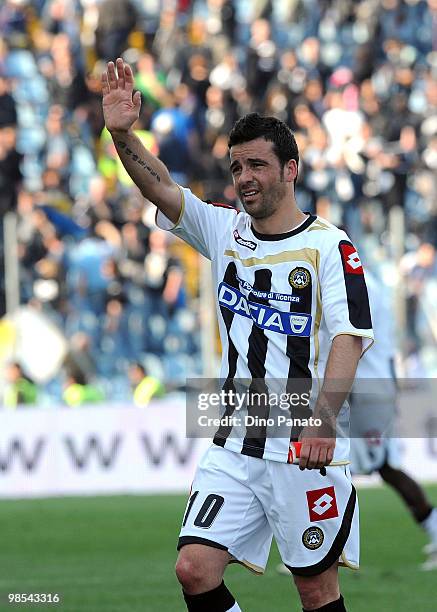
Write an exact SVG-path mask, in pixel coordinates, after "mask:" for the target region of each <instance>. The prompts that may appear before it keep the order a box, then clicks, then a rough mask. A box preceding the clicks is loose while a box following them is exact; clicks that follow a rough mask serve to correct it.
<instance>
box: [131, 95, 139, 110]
mask: <svg viewBox="0 0 437 612" xmlns="http://www.w3.org/2000/svg"><path fill="white" fill-rule="evenodd" d="M132 102H133V103H134V106H135V108H138V107H140V106H141V93H140V92H139V91H136V92H135V93H134V96H133V98H132Z"/></svg>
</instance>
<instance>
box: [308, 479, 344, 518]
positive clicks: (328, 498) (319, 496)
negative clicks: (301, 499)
mask: <svg viewBox="0 0 437 612" xmlns="http://www.w3.org/2000/svg"><path fill="white" fill-rule="evenodd" d="M307 500H308V510H309V513H310V521H311V522H314V521H324V520H326V519H330V518H337V516H338V509H337V500H336V499H335V491H334V487H325V488H324V489H315V490H314V491H307Z"/></svg>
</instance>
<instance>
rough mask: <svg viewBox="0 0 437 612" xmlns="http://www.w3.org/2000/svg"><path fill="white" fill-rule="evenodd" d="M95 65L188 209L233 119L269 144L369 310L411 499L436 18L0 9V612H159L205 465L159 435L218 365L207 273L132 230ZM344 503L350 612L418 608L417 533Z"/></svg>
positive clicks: (380, 498)
mask: <svg viewBox="0 0 437 612" xmlns="http://www.w3.org/2000/svg"><path fill="white" fill-rule="evenodd" d="M117 56H122V57H123V58H124V59H125V60H126V61H127V62H129V63H130V64H131V65H132V67H133V70H134V73H135V75H136V76H135V80H136V83H135V87H136V89H138V90H139V91H140V92H141V94H142V101H143V104H142V112H141V116H140V120H139V121H138V123H137V125H136V126H135V129H136V132H137V134H138V136H139V137H140V138H141V140H142V141H143V143H144V144H145V146H146V147H147V148H149V149H150V150H151V151H152V152H153V153H155V154H157V155H159V157H160V158H161V159H162V160H163V161H164V162H165V164H166V165H167V166H168V168H169V170H170V172H171V174H172V176H173V178H174V179H175V180H176V181H178V182H179V183H181V184H183V185H188V186H190V187H191V189H192V190H193V192H195V193H196V194H197V195H198V196H199V197H201V198H203V199H211V200H213V201H218V202H224V203H227V204H230V205H232V206H236V207H238V202H237V201H236V198H235V193H234V190H233V187H232V181H231V177H230V173H229V163H228V151H227V135H228V132H229V130H230V128H231V127H232V125H233V123H234V121H235V120H236V119H237V118H239V117H240V116H241V115H243V114H245V113H247V112H250V111H258V112H260V113H264V114H269V115H274V116H276V117H278V118H280V119H282V120H284V121H286V122H287V124H288V125H289V126H290V127H291V128H292V130H293V131H294V133H295V136H296V140H297V143H298V146H299V150H300V158H301V162H300V171H299V179H298V182H297V186H296V195H297V202H298V205H299V206H300V207H301V208H302V209H303V210H305V211H310V212H313V213H317V214H319V215H321V216H322V217H324V218H326V219H329V220H330V221H331V222H333V223H334V224H336V225H342V226H344V227H345V228H346V229H347V231H348V232H349V234H350V236H351V238H352V240H353V241H354V242H355V244H356V246H357V247H358V249H359V251H360V255H361V258H362V259H363V261H364V263H365V265H366V268H367V270H371V271H372V272H373V274H374V276H375V278H376V279H377V280H376V282H377V283H379V285H380V287H381V291H384V292H385V293H387V295H388V297H389V300H390V301H391V308H392V313H393V320H394V323H395V329H396V335H395V339H394V340H393V341H394V343H395V344H396V346H395V347H394V348H395V350H396V355H397V367H398V374H399V375H400V376H401V377H403V378H404V379H409V380H411V387H410V388H409V389H407V390H406V392H404V393H403V394H402V398H401V399H403V404H404V408H405V411H406V412H407V413H409V414H410V415H413V417H414V420H415V429H414V431H415V432H417V434H415V435H418V436H419V435H420V436H422V437H421V438H416V439H408V440H407V439H406V438H405V439H404V440H403V445H404V449H403V455H402V459H403V463H404V465H405V466H406V469H408V470H410V472H412V473H414V474H415V475H416V476H417V475H418V476H419V478H421V479H425V480H431V481H437V418H436V417H435V414H434V413H432V410H431V407H432V405H433V403H434V404H435V401H433V400H435V396H433V395H432V392H431V401H430V396H429V394H428V396H426V397H425V399H419V396H420V390H419V389H418V388H417V387H418V386H420V385H418V381H419V379H426V378H427V379H429V378H433V377H436V375H437V342H436V340H437V275H436V271H437V261H436V247H437V173H436V170H437V80H436V76H437V1H436V0H362V1H358V0H355V1H352V0H317V1H316V0H0V241H1V248H0V267H1V274H0V365H1V368H0V372H1V374H0V419H1V421H0V422H1V426H0V498H2V499H1V503H0V518H1V524H2V550H1V553H0V564H2V566H3V567H4V568H7V571H5V572H3V575H2V577H1V578H0V609H3V608H2V604H3V601H4V598H3V599H2V597H3V595H2V593H3V592H5V593H6V592H10V591H11V590H14V591H17V592H24V591H28V592H30V591H32V590H35V589H36V590H38V591H39V592H43V591H46V592H53V590H57V591H58V592H60V593H61V594H62V598H63V601H64V603H65V605H64V607H63V609H65V610H66V611H69V610H71V612H77V610H81V611H82V612H97V611H98V610H111V611H112V612H124V611H126V612H127V610H129V612H132V611H133V610H141V611H144V610H150V611H151V612H155V611H156V610H158V609H159V610H163V611H164V610H169V611H170V610H171V611H172V612H173V611H174V610H179V609H182V607H183V606H182V603H181V598H180V594H179V589H178V586H177V584H176V581H175V579H174V577H173V575H172V566H173V563H174V559H175V550H174V546H175V541H176V536H177V533H178V526H179V523H180V518H181V516H182V513H183V509H184V506H185V503H186V494H187V491H188V489H189V486H190V482H191V479H192V475H193V472H194V469H195V465H196V463H197V461H198V458H199V457H200V455H201V453H202V452H203V450H204V448H205V447H206V446H207V445H208V441H207V440H192V439H191V440H190V439H187V438H186V437H185V409H186V406H185V395H184V393H183V392H184V391H185V388H186V379H187V377H192V378H193V377H200V376H202V377H208V376H209V377H213V376H216V375H217V371H218V370H217V363H218V359H219V351H220V346H219V342H218V339H217V334H216V328H215V315H214V304H213V296H212V286H211V280H210V275H209V266H208V263H207V262H206V261H205V260H203V259H202V258H201V257H200V256H199V255H198V254H197V253H196V252H194V251H193V250H192V249H191V248H189V247H188V246H187V245H185V244H183V243H182V242H180V241H179V240H177V239H175V238H173V237H172V236H170V235H168V234H165V233H163V232H162V231H160V230H159V229H157V228H156V226H155V224H154V213H155V210H154V206H153V205H152V204H151V203H149V202H144V199H143V198H142V197H141V195H140V194H139V192H138V190H137V189H136V188H135V187H134V186H133V185H132V183H131V181H130V179H129V177H128V176H127V174H126V173H125V171H124V170H123V168H122V166H121V164H120V162H119V160H118V159H117V155H116V151H115V149H114V147H113V145H112V141H111V138H110V135H109V134H108V132H107V131H106V130H105V129H104V124H103V116H102V110H101V88H100V75H101V72H102V71H103V70H104V69H105V65H106V62H107V61H108V60H113V59H115V58H116V57H117ZM413 379H414V381H415V382H413ZM407 386H408V384H407ZM419 404H420V410H419V408H418V407H419ZM422 408H423V410H422ZM428 409H429V410H431V412H429V410H428ZM410 433H411V430H410ZM370 482H375V480H371V481H370ZM367 484H368V482H367ZM178 491H179V492H183V495H180V496H175V495H173V493H175V492H178ZM132 493H136V494H140V493H141V494H142V493H147V495H146V496H144V497H143V496H141V495H139V496H138V497H135V498H134V497H132V496H131V495H129V496H122V495H120V494H132ZM157 493H159V495H152V494H157ZM163 493H171V494H172V495H163ZM429 493H430V495H431V497H433V499H434V500H436V499H437V498H436V494H437V489H436V487H435V486H434V487H430V488H429ZM97 494H99V497H94V495H97ZM104 494H106V495H110V494H116V497H102V495H104ZM77 495H86V496H87V497H81V498H79V497H73V498H72V497H69V496H77ZM45 497H57V498H59V499H41V498H45ZM4 498H18V501H16V500H14V499H9V500H6V499H4ZM23 498H36V499H27V500H24V499H23ZM360 504H361V507H362V509H363V512H362V524H363V532H364V533H365V534H366V537H365V544H366V545H365V546H364V547H363V548H364V550H363V566H364V569H363V570H362V572H360V574H359V577H358V578H356V577H354V576H352V577H351V575H350V573H347V576H346V575H345V576H344V578H343V592H344V593H345V595H346V597H347V598H348V601H351V602H352V604H353V609H354V611H355V612H361V611H363V612H364V611H365V610H366V611H367V610H368V609H369V607H368V606H369V593H370V592H371V593H372V603H371V604H370V605H371V607H372V609H374V610H376V609H379V610H388V611H391V610H393V612H394V611H396V612H399V611H400V610H410V609H411V608H412V607H413V606H414V608H415V609H417V610H421V611H428V610H429V611H430V612H431V611H434V610H435V601H436V592H435V580H434V579H433V578H435V575H434V577H433V576H430V574H429V573H428V574H426V573H424V572H422V573H420V572H419V571H418V567H419V563H420V560H421V553H420V546H421V545H422V544H423V543H424V535H423V534H421V532H420V531H419V530H418V528H416V527H414V526H413V524H412V523H411V522H409V518H408V516H407V513H406V512H405V511H404V510H403V508H402V507H401V504H400V502H399V501H398V500H397V499H396V498H395V497H394V494H393V493H391V492H390V491H388V490H387V489H378V490H376V489H375V490H366V491H361V493H360ZM401 532H402V537H398V534H400V533H401ZM91 542H92V544H91ZM273 559H274V560H275V559H276V562H277V561H278V557H277V554H276V553H274V557H273ZM60 560H62V563H60ZM78 561H79V563H78ZM227 576H229V578H227V580H228V581H229V584H230V586H231V588H235V591H236V593H237V594H238V597H239V599H240V596H241V605H242V606H243V608H244V609H250V611H251V612H253V611H255V610H261V609H263V610H264V609H265V601H266V597H268V600H269V602H270V603H269V605H270V607H271V608H272V609H274V610H278V611H279V610H285V609H287V610H289V609H291V608H290V607H289V605H288V600H287V599H286V597H285V595H284V589H285V587H284V586H283V585H282V584H280V582H281V581H282V580H284V579H283V578H282V577H280V576H277V575H276V574H275V573H274V570H271V569H269V568H268V569H267V577H268V579H267V580H264V581H258V580H255V579H253V578H252V579H251V578H250V577H248V578H247V577H246V574H244V573H243V571H242V570H241V569H240V568H231V569H230V570H229V572H228V574H227ZM288 592H291V589H289V591H288ZM290 601H291V600H290ZM293 602H294V604H295V607H296V609H298V608H299V605H298V603H297V601H296V599H294V600H293ZM247 606H249V608H247ZM281 606H282V607H281Z"/></svg>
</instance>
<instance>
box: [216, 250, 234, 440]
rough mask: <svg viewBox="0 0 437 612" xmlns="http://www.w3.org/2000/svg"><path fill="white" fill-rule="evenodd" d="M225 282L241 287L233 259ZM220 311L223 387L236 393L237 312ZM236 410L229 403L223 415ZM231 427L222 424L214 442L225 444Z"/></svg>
mask: <svg viewBox="0 0 437 612" xmlns="http://www.w3.org/2000/svg"><path fill="white" fill-rule="evenodd" d="M223 282H225V283H227V284H228V285H230V286H231V287H234V289H237V290H238V289H239V287H240V285H239V283H238V279H237V266H236V265H235V263H234V262H233V261H232V262H231V263H229V265H228V267H227V268H226V272H225V274H224V276H223ZM220 313H221V315H222V317H223V322H224V324H225V327H226V332H227V334H228V374H227V378H226V380H225V382H224V384H223V389H224V390H225V391H226V392H229V391H232V392H233V393H235V386H234V378H235V374H236V372H237V360H238V351H237V349H236V347H235V344H234V343H233V342H232V339H231V334H230V332H231V327H232V321H233V320H234V316H235V313H233V312H232V311H231V310H228V309H227V308H224V306H220ZM234 410H235V406H231V405H230V404H228V405H227V406H226V409H225V412H224V415H223V416H226V417H229V416H231V415H232V414H233V412H234ZM231 429H232V427H231V426H230V425H226V426H225V425H220V427H219V428H218V430H217V431H216V434H215V436H214V440H213V442H214V444H217V445H218V446H224V445H225V442H226V438H227V437H228V436H229V434H230V433H231Z"/></svg>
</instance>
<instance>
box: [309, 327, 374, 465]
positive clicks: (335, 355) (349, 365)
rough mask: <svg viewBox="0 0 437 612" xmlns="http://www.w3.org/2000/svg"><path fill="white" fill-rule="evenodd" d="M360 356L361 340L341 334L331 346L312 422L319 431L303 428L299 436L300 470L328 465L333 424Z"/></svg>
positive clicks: (334, 438) (333, 439)
mask: <svg viewBox="0 0 437 612" xmlns="http://www.w3.org/2000/svg"><path fill="white" fill-rule="evenodd" d="M361 353H362V338H361V337H360V336H351V335H348V334H341V335H338V336H336V337H335V338H334V339H333V341H332V345H331V350H330V352H329V357H328V362H327V364H326V370H325V377H324V380H323V385H322V388H321V390H320V393H319V396H318V398H317V403H316V406H315V409H314V414H313V419H314V420H316V419H320V420H321V422H322V425H321V426H320V427H306V428H305V429H304V430H303V431H302V434H301V442H302V446H301V450H300V461H299V467H300V469H302V470H304V469H305V468H306V469H313V468H316V469H320V468H322V467H324V466H325V465H328V464H329V463H331V461H332V459H333V457H334V450H335V441H336V422H337V416H338V413H339V412H340V410H341V407H342V406H343V404H344V402H345V400H346V398H347V396H348V394H349V391H350V389H351V387H352V383H353V381H354V378H355V372H356V369H357V366H358V361H359V359H360V356H361Z"/></svg>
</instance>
